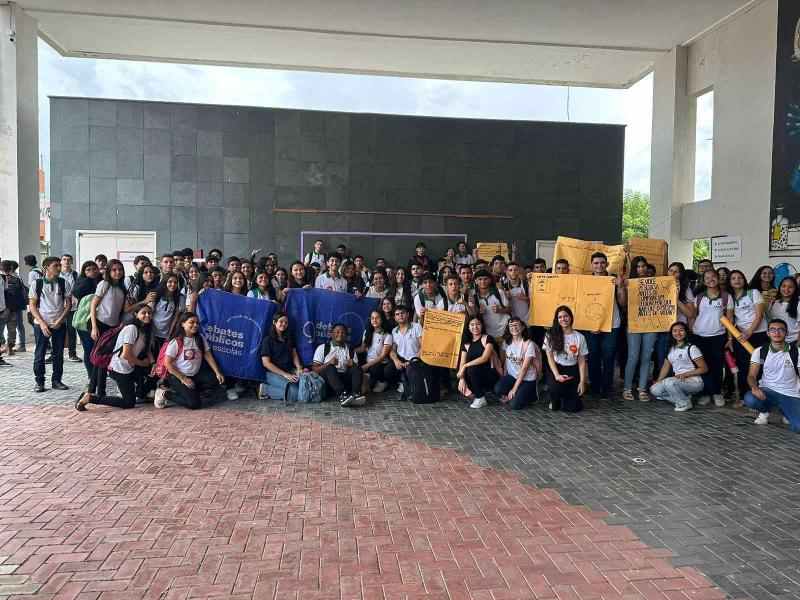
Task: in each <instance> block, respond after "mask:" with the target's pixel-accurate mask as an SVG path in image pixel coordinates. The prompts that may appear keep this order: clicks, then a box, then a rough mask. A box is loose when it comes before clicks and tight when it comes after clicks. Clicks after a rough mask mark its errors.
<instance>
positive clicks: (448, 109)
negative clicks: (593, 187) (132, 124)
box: [39, 40, 708, 195]
mask: <svg viewBox="0 0 800 600" xmlns="http://www.w3.org/2000/svg"><path fill="white" fill-rule="evenodd" d="M652 90H653V86H652V76H648V77H646V78H644V79H643V80H641V81H640V82H639V83H637V84H636V85H634V86H633V87H631V88H630V89H629V90H607V89H596V88H574V87H573V88H569V89H568V88H566V87H560V86H544V85H521V84H509V83H478V82H464V81H442V80H434V79H409V78H401V77H377V76H373V75H344V74H331V73H311V72H300V71H278V70H267V69H245V68H234V67H213V66H196V65H179V64H165V63H151V62H132V61H116V60H95V59H87V58H62V57H61V56H60V55H59V54H58V53H57V52H56V51H55V50H53V49H52V48H51V47H50V46H49V45H47V43H46V42H44V41H42V40H40V41H39V120H40V137H41V152H42V154H43V155H44V161H45V165H46V166H45V169H46V170H47V171H49V168H48V167H47V165H49V153H50V126H49V123H50V107H49V101H48V96H50V95H53V96H86V97H92V98H119V99H137V100H162V101H173V102H196V103H207V104H236V105H244V106H270V107H278V108H299V109H315V110H336V111H348V112H371V113H391V114H405V115H429V116H443V117H476V118H495V119H523V120H536V121H572V122H582V123H619V124H624V125H627V128H626V133H625V138H626V144H625V188H626V189H633V190H638V191H642V192H648V193H649V191H650V139H651V124H652V107H653V93H652ZM705 137H708V136H705ZM698 193H699V194H700V195H702V194H703V193H704V190H703V189H702V184H701V186H700V190H699V191H698Z"/></svg>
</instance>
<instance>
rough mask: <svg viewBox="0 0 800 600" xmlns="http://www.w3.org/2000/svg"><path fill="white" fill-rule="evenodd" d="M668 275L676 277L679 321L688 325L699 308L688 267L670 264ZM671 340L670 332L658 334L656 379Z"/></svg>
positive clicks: (678, 263)
mask: <svg viewBox="0 0 800 600" xmlns="http://www.w3.org/2000/svg"><path fill="white" fill-rule="evenodd" d="M667 274H669V275H671V276H672V277H674V278H675V281H676V282H677V284H678V321H680V322H681V323H685V324H687V325H688V324H689V323H690V322H692V321H693V320H694V317H695V315H696V314H697V307H696V306H695V302H694V293H693V292H692V284H691V282H690V281H689V276H688V275H687V273H686V267H684V266H683V263H682V262H673V263H670V265H669V267H668V268H667ZM670 339H671V336H670V334H669V331H664V332H662V333H659V334H658V339H657V340H656V366H655V375H656V377H657V376H658V374H659V373H660V372H661V367H662V365H663V364H664V360H666V358H667V353H668V352H669V344H670Z"/></svg>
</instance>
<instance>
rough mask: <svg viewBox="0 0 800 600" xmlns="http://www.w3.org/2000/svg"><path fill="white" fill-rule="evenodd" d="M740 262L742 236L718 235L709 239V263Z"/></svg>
mask: <svg viewBox="0 0 800 600" xmlns="http://www.w3.org/2000/svg"><path fill="white" fill-rule="evenodd" d="M740 260H742V236H740V235H720V236H717V237H712V238H711V262H713V263H725V262H739V261H740Z"/></svg>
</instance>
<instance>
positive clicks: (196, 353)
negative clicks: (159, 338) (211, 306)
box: [154, 312, 225, 410]
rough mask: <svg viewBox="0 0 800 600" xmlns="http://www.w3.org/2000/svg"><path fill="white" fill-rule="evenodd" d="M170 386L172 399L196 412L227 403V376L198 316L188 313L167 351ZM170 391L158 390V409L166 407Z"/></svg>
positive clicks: (165, 361)
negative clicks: (216, 404) (203, 408)
mask: <svg viewBox="0 0 800 600" xmlns="http://www.w3.org/2000/svg"><path fill="white" fill-rule="evenodd" d="M164 352H165V356H164V366H165V367H166V370H167V373H168V375H167V378H166V383H167V386H168V387H169V390H170V391H171V392H172V394H171V396H170V398H171V399H172V400H174V401H175V402H177V403H178V404H180V405H181V406H185V407H186V408H189V409H192V410H196V409H198V408H202V407H203V406H207V405H210V404H214V403H216V402H221V401H222V400H224V399H225V388H224V387H223V384H224V383H225V376H224V375H223V374H222V371H221V370H220V368H219V366H218V365H217V361H216V360H215V359H214V355H213V354H212V352H211V346H209V345H208V341H207V340H206V339H205V338H204V337H203V336H202V335H201V334H200V320H199V319H198V317H197V315H196V314H194V313H191V312H185V313H183V314H182V315H181V317H180V320H179V321H178V325H177V327H176V328H175V336H174V337H173V338H172V339H171V340H170V341H169V342H168V343H167V349H166V350H165V351H164ZM165 392H166V389H165V388H159V389H158V390H156V398H155V402H154V404H155V406H156V408H165V407H166V405H167V404H166V393H165Z"/></svg>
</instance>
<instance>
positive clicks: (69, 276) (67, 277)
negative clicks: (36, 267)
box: [59, 270, 78, 311]
mask: <svg viewBox="0 0 800 600" xmlns="http://www.w3.org/2000/svg"><path fill="white" fill-rule="evenodd" d="M59 277H61V279H63V280H64V283H65V284H66V292H67V296H69V297H70V302H71V303H72V308H70V310H71V311H72V310H76V309H77V308H78V301H77V300H76V299H75V298H74V297H73V296H72V288H74V287H75V280H76V279H77V277H78V276H77V274H76V273H75V271H74V270H73V271H69V272H67V271H61V274H60V275H59Z"/></svg>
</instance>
